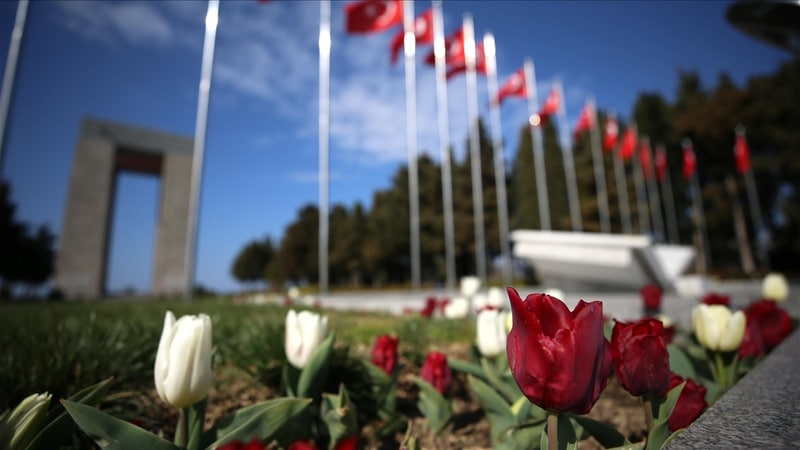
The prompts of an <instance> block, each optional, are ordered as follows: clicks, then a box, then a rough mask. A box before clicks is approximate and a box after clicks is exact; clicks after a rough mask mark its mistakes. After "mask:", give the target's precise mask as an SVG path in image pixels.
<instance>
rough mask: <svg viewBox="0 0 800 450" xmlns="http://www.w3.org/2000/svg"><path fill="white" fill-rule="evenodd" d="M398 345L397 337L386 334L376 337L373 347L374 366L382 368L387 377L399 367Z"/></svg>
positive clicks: (372, 359) (372, 358)
mask: <svg viewBox="0 0 800 450" xmlns="http://www.w3.org/2000/svg"><path fill="white" fill-rule="evenodd" d="M397 343H398V339H397V338H396V337H393V336H391V335H388V334H384V335H381V336H378V337H376V338H375V344H374V345H373V346H372V354H371V361H372V364H375V365H376V366H378V367H380V368H381V369H382V370H383V371H384V372H386V374H387V375H391V374H392V373H393V372H394V368H395V366H397Z"/></svg>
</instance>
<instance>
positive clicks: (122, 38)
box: [0, 0, 791, 291]
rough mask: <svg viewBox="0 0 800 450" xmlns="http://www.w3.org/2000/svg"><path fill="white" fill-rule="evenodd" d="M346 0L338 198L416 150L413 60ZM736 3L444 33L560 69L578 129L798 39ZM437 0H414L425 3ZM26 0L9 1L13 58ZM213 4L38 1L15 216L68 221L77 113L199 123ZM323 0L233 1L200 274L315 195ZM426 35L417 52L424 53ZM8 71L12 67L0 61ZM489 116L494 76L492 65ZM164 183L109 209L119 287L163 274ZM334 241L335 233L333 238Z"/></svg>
mask: <svg viewBox="0 0 800 450" xmlns="http://www.w3.org/2000/svg"><path fill="white" fill-rule="evenodd" d="M345 4H346V2H333V4H332V6H331V11H332V24H331V27H332V53H331V121H332V122H331V143H330V145H331V147H330V151H331V190H330V196H331V202H332V203H344V204H346V205H352V204H353V203H354V202H356V201H361V202H362V203H363V204H364V205H365V206H369V205H370V203H371V195H372V192H373V191H374V190H376V189H382V188H385V187H387V186H389V184H390V180H391V176H392V174H393V173H394V172H395V171H396V169H397V167H398V166H399V165H401V164H405V163H406V161H407V155H406V147H405V96H404V95H405V94H404V81H403V80H404V79H403V74H404V72H403V65H402V63H399V64H398V65H397V66H392V65H390V64H389V52H388V48H389V41H390V40H391V38H392V37H393V35H394V31H390V32H386V33H383V34H375V35H359V36H348V35H345V34H344V31H343V30H344V17H343V7H344V5H345ZM729 4H730V3H729V2H723V1H708V2H705V1H692V2H689V1H666V2H660V1H647V2H645V1H641V2H639V1H614V2H606V1H594V2H580V1H564V2H538V1H537V2H533V1H508V2H506V1H485V2H479V1H449V0H446V1H444V3H443V10H444V15H445V28H446V33H447V34H449V33H450V32H451V31H454V30H455V29H456V28H457V27H458V26H460V24H461V21H462V17H463V14H464V13H467V12H468V13H471V14H472V16H473V20H474V23H475V33H476V36H482V35H483V34H484V33H485V32H487V31H491V32H493V33H494V35H495V40H496V42H497V47H498V55H497V62H498V73H499V78H500V83H501V84H502V82H503V80H504V79H505V78H506V77H507V76H509V75H510V74H511V73H513V72H514V71H515V70H516V69H517V68H518V67H520V66H521V65H522V63H523V60H524V58H526V57H531V58H533V60H534V62H535V64H536V74H537V82H538V83H537V84H538V85H539V90H540V98H543V96H544V95H545V94H546V92H547V90H548V89H549V87H550V84H551V83H552V82H553V80H555V79H556V78H560V79H561V80H562V81H563V83H564V90H565V96H566V109H567V113H568V118H569V122H570V126H571V127H572V126H573V125H574V123H575V120H576V119H577V116H578V112H579V110H580V108H581V106H582V105H583V103H584V101H585V99H586V96H587V95H594V96H595V97H596V100H597V104H598V106H599V107H600V108H601V109H613V110H615V111H617V112H618V113H619V114H620V115H621V116H622V117H623V118H627V117H628V116H629V115H630V113H631V109H632V104H633V102H634V101H635V99H636V97H637V95H638V94H639V93H640V92H643V91H648V92H659V93H661V94H663V95H664V96H665V97H666V98H667V99H672V98H673V97H674V92H675V89H676V87H677V73H678V71H679V70H680V69H683V70H695V71H697V72H698V73H699V74H700V76H701V77H702V79H703V81H704V83H705V84H706V85H707V86H709V85H713V84H714V83H715V82H716V79H717V77H718V76H719V74H720V73H722V72H726V73H728V74H729V75H730V76H731V77H732V79H733V80H734V82H736V83H737V84H739V85H741V84H742V83H743V82H744V81H745V80H747V78H748V77H750V76H753V75H763V74H769V73H771V72H772V71H774V70H775V69H776V68H777V67H778V66H779V64H780V63H781V62H783V61H787V60H788V59H789V58H790V57H791V56H790V54H789V53H787V52H784V51H781V50H778V49H775V48H773V47H770V46H768V45H767V44H764V43H761V42H760V41H756V40H753V39H751V38H749V37H747V36H745V35H743V34H742V33H740V32H739V31H737V30H736V29H734V28H733V27H732V26H731V25H730V24H728V23H727V22H726V21H725V18H724V13H725V9H726V8H727V7H728V5H729ZM429 6H430V4H429V3H428V2H422V1H420V2H416V5H415V11H416V14H420V13H422V12H423V11H424V10H425V9H427V8H428V7H429ZM15 10H16V2H15V1H4V2H0V49H2V58H1V59H2V61H0V69H4V66H5V55H6V53H5V52H6V51H7V49H8V44H9V39H10V35H11V29H12V27H13V21H14V15H15ZM205 10H206V3H205V2H202V1H198V2H194V1H189V0H182V1H175V2H170V1H163V2H155V1H144V2H137V1H124V2H106V1H101V0H95V1H89V2H82V1H60V2H55V1H37V2H32V3H31V5H30V8H29V11H28V21H27V25H26V29H25V36H24V41H23V47H22V51H21V58H20V61H19V66H18V71H17V77H16V85H15V93H14V95H15V96H14V101H13V104H12V110H11V117H10V120H9V122H8V125H7V129H6V135H7V144H6V147H5V154H4V155H3V158H4V164H3V168H2V176H3V177H4V178H6V179H9V180H10V181H11V183H12V189H13V200H14V201H15V202H16V203H17V205H18V210H17V212H18V217H19V218H20V219H21V220H24V221H26V222H29V223H31V224H35V225H38V224H46V225H48V226H49V227H50V228H51V230H53V231H54V232H55V233H56V234H57V235H58V234H60V232H61V222H62V217H63V214H64V210H65V201H66V192H67V187H68V186H67V184H68V179H69V173H70V169H71V164H72V155H73V151H74V146H75V142H76V139H77V133H78V130H79V124H80V120H81V118H82V117H85V116H93V117H98V118H104V119H109V120H114V121H119V122H124V123H128V124H131V125H136V126H143V127H148V128H153V129H157V130H162V131H166V132H171V133H178V134H183V135H186V136H190V137H191V136H193V135H194V123H195V114H196V107H197V85H198V81H199V76H200V58H201V48H202V42H203V34H204V16H205ZM318 26H319V4H318V3H317V2H315V1H284V0H276V1H272V2H267V3H259V2H256V1H249V0H247V1H245V0H241V1H223V2H222V4H221V6H220V19H219V31H218V37H217V53H216V60H215V70H214V78H213V82H212V93H211V106H210V111H209V118H208V120H209V122H208V135H207V141H206V150H205V169H204V178H203V183H202V196H201V200H200V201H201V206H200V222H199V230H198V233H199V241H198V253H197V257H198V261H197V274H196V278H197V281H198V282H199V283H202V284H203V285H205V286H209V287H212V288H215V289H219V290H223V291H232V290H235V289H238V288H239V285H238V284H237V283H236V282H235V280H234V279H233V278H232V277H231V276H230V265H231V262H232V260H233V258H234V257H235V255H236V253H237V252H238V250H239V249H240V248H241V247H242V246H243V245H244V244H245V243H246V242H247V241H249V240H252V239H260V238H263V237H264V236H266V235H270V236H272V237H273V238H275V239H278V238H279V237H280V236H281V234H282V233H283V230H284V228H285V227H286V226H287V225H288V224H289V223H290V222H291V221H292V220H293V219H294V217H295V213H296V211H297V210H298V209H299V208H300V207H301V206H303V205H305V204H309V203H314V204H316V203H317V202H318V186H317V170H318V132H317V121H318V118H317V111H318V108H317V96H318V73H317V67H318V50H317V37H318ZM424 54H427V49H420V50H419V51H418V55H419V58H418V61H420V60H421V58H422V56H423V55H424ZM0 73H2V72H0ZM448 88H449V92H448V94H449V101H450V105H449V111H450V125H451V138H452V141H453V142H454V145H455V147H456V154H457V156H459V157H460V156H463V153H464V141H465V138H466V135H467V131H466V123H467V117H466V97H465V89H466V88H465V82H464V77H463V76H461V77H457V78H454V79H453V80H452V81H451V82H450V83H449V85H448ZM478 88H479V92H480V94H479V95H480V96H481V99H480V101H479V103H480V105H481V114H482V115H484V116H486V114H487V111H486V110H485V109H486V105H487V101H486V97H487V95H486V84H485V80H484V79H481V78H479V83H478ZM417 96H418V114H419V125H418V128H419V147H420V150H421V151H425V152H428V153H430V154H432V155H433V157H434V158H435V159H438V153H439V150H438V149H439V144H438V135H437V125H436V124H437V122H436V104H435V98H436V96H435V86H434V82H433V70H432V69H431V68H429V67H426V66H424V65H423V64H422V63H421V62H419V64H418V66H417ZM526 117H527V113H526V105H525V102H524V101H519V100H510V101H507V102H505V103H504V104H503V109H502V120H503V128H504V130H503V138H504V140H505V142H506V156H507V157H508V158H509V159H510V158H511V157H512V156H513V151H514V150H515V149H516V144H517V134H518V129H519V127H520V125H521V124H522V123H523V122H524V121H525V120H526ZM158 189H159V184H158V180H157V178H154V177H148V176H144V175H136V174H125V175H123V176H122V177H121V179H120V182H119V185H118V193H117V206H116V209H115V211H114V215H113V221H114V224H113V227H114V228H113V231H112V237H111V250H110V273H109V280H108V287H109V289H111V290H119V289H121V288H123V287H128V286H130V287H134V288H136V289H138V290H146V289H147V287H148V286H149V283H150V279H151V271H152V263H151V260H152V256H153V246H154V237H155V221H156V210H157V204H156V201H157V198H158ZM331 238H332V239H335V236H332V237H331Z"/></svg>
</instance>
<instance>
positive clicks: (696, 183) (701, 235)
mask: <svg viewBox="0 0 800 450" xmlns="http://www.w3.org/2000/svg"><path fill="white" fill-rule="evenodd" d="M681 144H682V146H683V148H684V149H687V148H688V149H689V151H691V152H692V154H694V150H693V148H692V141H691V140H690V139H689V138H683V141H682V143H681ZM689 189H690V190H689V195H690V196H691V198H692V209H693V213H692V217H693V219H694V227H695V229H694V237H693V239H692V240H693V241H694V245H695V247H696V248H697V260H696V265H697V272H698V273H700V274H705V273H706V272H708V269H709V268H710V267H711V251H710V247H709V244H708V232H707V230H706V221H705V212H704V208H703V192H702V191H701V190H700V180H699V177H698V176H697V170H696V169H695V170H694V171H693V172H692V174H691V176H690V177H689Z"/></svg>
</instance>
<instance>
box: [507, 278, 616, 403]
mask: <svg viewBox="0 0 800 450" xmlns="http://www.w3.org/2000/svg"><path fill="white" fill-rule="evenodd" d="M508 296H509V299H510V300H511V314H512V318H513V326H512V328H511V332H510V333H509V335H508V340H507V342H506V350H507V352H508V362H509V366H510V367H511V373H512V374H513V375H514V379H515V380H516V382H517V385H519V387H520V389H521V390H522V392H523V393H524V394H525V396H526V397H527V398H528V400H530V401H531V402H532V403H534V404H536V405H538V406H540V407H542V408H544V409H546V410H548V411H557V412H574V413H577V414H585V413H587V412H589V410H590V409H592V406H593V405H594V403H595V402H596V401H597V398H598V397H599V396H600V392H602V390H603V388H605V386H606V383H607V382H608V376H609V375H610V373H611V365H612V356H611V352H610V350H609V344H608V341H607V340H606V339H605V337H604V336H603V303H602V302H599V301H594V302H590V303H586V302H584V301H583V300H581V301H580V302H578V305H577V306H576V307H575V310H574V311H572V312H570V311H569V309H568V308H567V306H566V305H565V304H564V302H562V301H561V300H559V299H557V298H555V297H551V296H549V295H547V294H530V295H528V296H527V297H526V298H525V300H524V301H523V300H522V299H521V298H520V296H519V294H518V293H517V291H516V290H514V289H513V288H508Z"/></svg>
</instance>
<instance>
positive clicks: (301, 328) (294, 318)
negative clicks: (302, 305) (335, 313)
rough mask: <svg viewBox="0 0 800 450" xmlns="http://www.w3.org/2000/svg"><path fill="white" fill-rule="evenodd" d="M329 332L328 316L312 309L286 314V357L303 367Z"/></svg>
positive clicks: (297, 365) (300, 367)
mask: <svg viewBox="0 0 800 450" xmlns="http://www.w3.org/2000/svg"><path fill="white" fill-rule="evenodd" d="M327 334H328V317H327V316H325V317H323V316H320V315H319V314H315V313H313V312H311V311H300V313H299V314H298V313H296V312H295V311H294V310H293V309H292V310H289V312H288V313H287V314H286V341H285V344H286V346H285V348H286V358H287V359H288V360H289V362H290V363H291V364H292V365H293V366H295V367H297V368H298V369H302V368H303V367H305V366H306V364H308V361H309V360H310V359H311V355H313V354H314V351H315V350H316V349H317V348H318V347H319V345H320V344H321V343H322V341H323V340H325V336H326V335H327Z"/></svg>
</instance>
